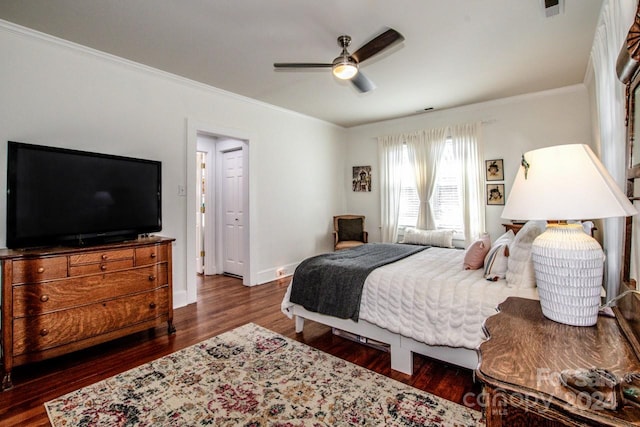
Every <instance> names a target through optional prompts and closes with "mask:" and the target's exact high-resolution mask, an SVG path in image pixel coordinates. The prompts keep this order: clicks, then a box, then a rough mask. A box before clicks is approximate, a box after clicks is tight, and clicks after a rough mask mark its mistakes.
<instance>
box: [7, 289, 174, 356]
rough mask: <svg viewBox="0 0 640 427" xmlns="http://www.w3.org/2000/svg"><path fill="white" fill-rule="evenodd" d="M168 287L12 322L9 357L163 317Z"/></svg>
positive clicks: (166, 304) (167, 303)
mask: <svg viewBox="0 0 640 427" xmlns="http://www.w3.org/2000/svg"><path fill="white" fill-rule="evenodd" d="M169 300H170V299H169V287H168V286H166V287H163V288H159V289H156V290H153V291H149V292H145V293H141V294H136V295H130V296H126V297H123V298H118V299H114V300H109V301H103V302H99V303H93V304H88V305H84V306H81V307H76V308H72V309H68V310H63V311H56V312H53V313H49V314H43V315H41V316H36V317H26V318H19V319H15V320H14V323H13V355H14V356H18V355H21V354H25V353H31V352H38V351H43V350H47V349H50V348H54V347H57V346H61V345H64V344H69V343H73V342H76V341H81V340H83V339H87V338H91V337H94V336H97V335H100V334H105V333H108V332H111V331H115V330H118V329H122V328H125V327H128V326H131V325H135V324H136V323H141V322H145V321H149V320H152V319H155V318H159V317H161V316H163V315H164V316H166V315H167V312H168V310H169Z"/></svg>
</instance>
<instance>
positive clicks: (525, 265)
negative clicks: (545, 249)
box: [506, 221, 546, 288]
mask: <svg viewBox="0 0 640 427" xmlns="http://www.w3.org/2000/svg"><path fill="white" fill-rule="evenodd" d="M545 228H546V222H544V221H542V222H541V221H529V222H527V223H526V224H525V225H524V226H522V228H521V229H520V231H518V234H516V237H515V239H513V242H512V243H511V247H510V249H509V260H508V263H507V274H506V279H507V283H508V284H509V286H515V287H518V288H535V286H536V278H535V274H534V271H533V260H532V259H531V244H532V243H533V241H534V240H535V239H536V237H538V236H539V235H540V234H541V233H542V232H543V231H544V230H545Z"/></svg>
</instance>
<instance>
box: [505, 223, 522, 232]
mask: <svg viewBox="0 0 640 427" xmlns="http://www.w3.org/2000/svg"><path fill="white" fill-rule="evenodd" d="M523 225H524V224H520V223H518V224H509V223H504V224H502V226H503V227H504V230H505V231H509V230H513V234H518V231H520V229H521V228H522V226H523Z"/></svg>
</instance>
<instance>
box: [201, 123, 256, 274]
mask: <svg viewBox="0 0 640 427" xmlns="http://www.w3.org/2000/svg"><path fill="white" fill-rule="evenodd" d="M246 147H247V144H246V142H245V141H243V140H239V139H236V138H232V137H228V136H220V135H211V134H208V133H202V132H198V135H197V146H196V160H195V164H196V174H195V175H196V183H195V187H196V199H197V203H196V205H195V212H194V213H195V233H196V239H195V244H196V248H195V249H196V251H195V252H196V271H197V272H200V273H202V274H204V275H213V274H228V275H231V276H234V277H239V278H244V277H245V275H246V271H245V268H246V256H247V251H246V248H245V241H246V240H247V229H246V227H245V221H246V211H247V205H248V200H249V199H248V197H247V195H246V194H245V193H246V187H247V186H246V180H245V170H246V166H247V161H246V160H247V159H246V154H245V152H246V151H247V150H246Z"/></svg>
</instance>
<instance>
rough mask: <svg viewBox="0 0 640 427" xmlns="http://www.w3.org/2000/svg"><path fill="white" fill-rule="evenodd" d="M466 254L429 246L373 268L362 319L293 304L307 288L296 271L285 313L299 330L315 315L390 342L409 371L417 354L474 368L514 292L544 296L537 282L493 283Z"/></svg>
mask: <svg viewBox="0 0 640 427" xmlns="http://www.w3.org/2000/svg"><path fill="white" fill-rule="evenodd" d="M512 242H513V240H512ZM368 245H372V244H368ZM373 245H376V244H375V243H374V244H373ZM396 245H401V244H396ZM401 246H402V245H401ZM350 250H351V249H350ZM464 258H465V251H464V250H460V249H450V248H442V247H429V248H426V249H424V250H421V251H418V252H417V253H414V254H411V255H408V256H406V257H404V258H402V259H399V260H396V261H394V262H391V263H388V264H386V265H383V266H380V267H377V268H375V269H373V270H372V271H371V272H370V273H369V274H368V275H367V276H366V279H365V280H364V284H363V286H362V295H361V300H360V303H359V313H358V316H357V320H354V319H353V318H348V317H347V318H342V317H336V316H332V315H328V314H323V313H320V312H318V311H312V310H310V309H308V308H305V307H304V306H303V305H302V304H297V303H293V302H291V293H292V287H293V286H294V283H295V284H296V286H304V284H303V283H299V282H298V283H296V275H295V274H294V278H293V280H292V282H291V283H290V284H289V287H288V289H287V292H286V294H285V296H284V298H283V301H282V311H283V313H285V314H286V315H287V316H289V317H290V318H292V319H295V328H296V332H298V333H300V332H302V331H303V328H304V320H305V319H309V320H312V321H316V322H319V323H322V324H325V325H328V326H331V327H334V328H338V329H341V330H344V331H347V332H349V333H352V334H356V335H359V336H362V337H367V338H370V339H373V340H376V341H380V342H383V343H386V344H388V345H389V346H390V351H391V368H392V369H394V370H397V371H400V372H403V373H406V374H409V375H411V374H412V373H413V354H412V353H414V352H415V353H419V354H423V355H425V356H428V357H432V358H435V359H438V360H442V361H445V362H448V363H452V364H455V365H458V366H462V367H465V368H469V369H475V368H476V367H477V364H478V356H477V352H476V348H477V347H478V346H479V345H480V343H481V342H482V341H483V340H484V338H485V336H484V332H483V329H482V325H483V322H484V320H485V319H486V318H487V317H489V316H490V315H492V314H495V312H496V307H497V306H498V304H499V303H500V302H502V301H504V300H505V299H506V298H507V297H509V296H519V297H523V298H530V299H538V294H537V290H536V288H535V287H529V286H513V285H510V284H508V283H507V281H506V280H504V279H501V280H496V281H489V280H487V279H485V274H486V272H485V270H484V269H482V268H480V269H477V270H465V269H464V268H463V260H464ZM296 273H297V270H296Z"/></svg>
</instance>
